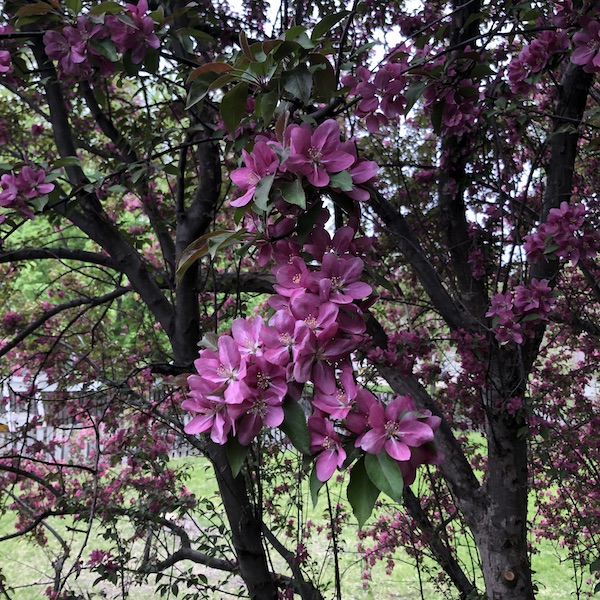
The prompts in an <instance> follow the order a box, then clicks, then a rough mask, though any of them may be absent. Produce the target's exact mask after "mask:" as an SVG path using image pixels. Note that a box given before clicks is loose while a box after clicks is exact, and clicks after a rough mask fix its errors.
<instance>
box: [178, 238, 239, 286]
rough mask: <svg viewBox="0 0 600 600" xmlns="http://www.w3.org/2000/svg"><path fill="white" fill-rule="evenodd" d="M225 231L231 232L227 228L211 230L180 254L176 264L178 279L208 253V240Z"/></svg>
mask: <svg viewBox="0 0 600 600" xmlns="http://www.w3.org/2000/svg"><path fill="white" fill-rule="evenodd" d="M224 233H227V234H229V233H231V232H230V231H227V230H225V229H217V230H216V231H211V232H210V233H206V234H205V235H202V236H200V237H199V238H198V239H197V240H194V241H193V242H192V243H191V244H190V245H189V246H188V247H187V248H186V249H185V250H184V251H183V252H182V253H181V254H180V256H179V259H178V260H177V265H176V275H177V279H178V280H179V279H181V277H182V276H183V274H184V273H185V272H186V271H187V270H188V269H189V268H190V267H191V266H192V265H193V264H194V263H195V262H196V261H197V260H199V259H200V258H202V257H203V256H204V255H205V254H208V240H209V239H210V238H211V237H214V236H217V235H223V234H224Z"/></svg>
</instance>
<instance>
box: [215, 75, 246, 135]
mask: <svg viewBox="0 0 600 600" xmlns="http://www.w3.org/2000/svg"><path fill="white" fill-rule="evenodd" d="M247 99H248V84H247V83H244V82H242V83H238V84H237V85H236V86H235V87H233V88H232V89H230V90H229V91H228V92H227V93H226V94H225V95H224V96H223V100H221V117H222V118H223V122H224V123H225V127H227V131H229V133H231V135H234V134H235V130H236V129H237V126H238V125H239V124H240V121H241V120H242V119H243V118H244V117H245V116H246V100H247Z"/></svg>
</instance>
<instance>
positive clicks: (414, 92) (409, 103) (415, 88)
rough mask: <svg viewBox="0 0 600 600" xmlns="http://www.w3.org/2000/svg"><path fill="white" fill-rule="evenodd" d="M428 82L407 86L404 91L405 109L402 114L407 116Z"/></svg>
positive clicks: (418, 82)
mask: <svg viewBox="0 0 600 600" xmlns="http://www.w3.org/2000/svg"><path fill="white" fill-rule="evenodd" d="M428 85H429V82H427V81H417V82H415V83H412V84H411V85H410V86H408V89H407V90H406V94H405V97H406V108H405V109H404V114H406V115H407V114H408V113H409V111H410V109H411V108H412V107H413V106H414V105H415V102H416V101H417V100H418V99H419V98H420V97H421V95H422V94H423V92H424V91H425V89H426V88H427V86H428Z"/></svg>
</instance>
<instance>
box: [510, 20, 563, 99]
mask: <svg viewBox="0 0 600 600" xmlns="http://www.w3.org/2000/svg"><path fill="white" fill-rule="evenodd" d="M568 48H569V40H568V38H567V33H566V31H561V30H559V31H551V30H547V31H542V33H541V34H540V35H539V37H538V38H536V39H534V40H533V41H532V42H531V43H530V44H527V45H526V46H524V47H523V49H522V50H521V51H520V52H519V54H518V55H517V56H516V57H514V58H513V59H512V60H511V62H510V64H509V65H508V79H509V81H510V83H511V85H512V87H513V90H514V91H518V90H519V89H520V85H519V84H521V82H523V81H524V80H525V79H527V77H529V76H530V75H532V74H536V73H539V72H541V71H543V70H544V69H545V68H546V65H547V64H548V61H549V60H550V58H551V57H552V56H553V55H554V54H558V53H561V52H565V51H566V50H567V49H568Z"/></svg>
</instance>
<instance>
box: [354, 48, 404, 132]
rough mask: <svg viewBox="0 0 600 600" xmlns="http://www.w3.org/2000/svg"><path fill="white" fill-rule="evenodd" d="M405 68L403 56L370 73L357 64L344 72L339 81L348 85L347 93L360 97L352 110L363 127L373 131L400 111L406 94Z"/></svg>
mask: <svg viewBox="0 0 600 600" xmlns="http://www.w3.org/2000/svg"><path fill="white" fill-rule="evenodd" d="M407 68H408V62H407V59H406V58H403V59H401V60H400V61H398V60H394V62H388V63H386V64H384V65H383V66H382V67H380V68H379V69H378V70H377V72H376V73H372V72H371V71H369V69H367V68H366V67H358V69H357V70H356V75H346V76H345V77H343V78H342V83H343V84H344V85H345V86H348V87H349V88H350V91H349V92H348V94H349V95H350V96H354V97H357V98H360V100H359V102H358V104H357V106H356V109H355V112H356V115H357V116H358V117H361V118H364V119H365V123H366V126H367V129H368V130H369V131H370V132H371V133H377V132H378V131H379V130H380V128H381V127H382V126H385V125H387V124H388V123H389V122H390V119H392V120H393V119H396V118H397V117H398V116H399V115H401V114H403V113H404V108H405V106H406V97H405V96H404V93H403V92H404V90H405V88H406V84H407V79H406V76H405V75H404V73H405V72H406V70H407Z"/></svg>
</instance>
